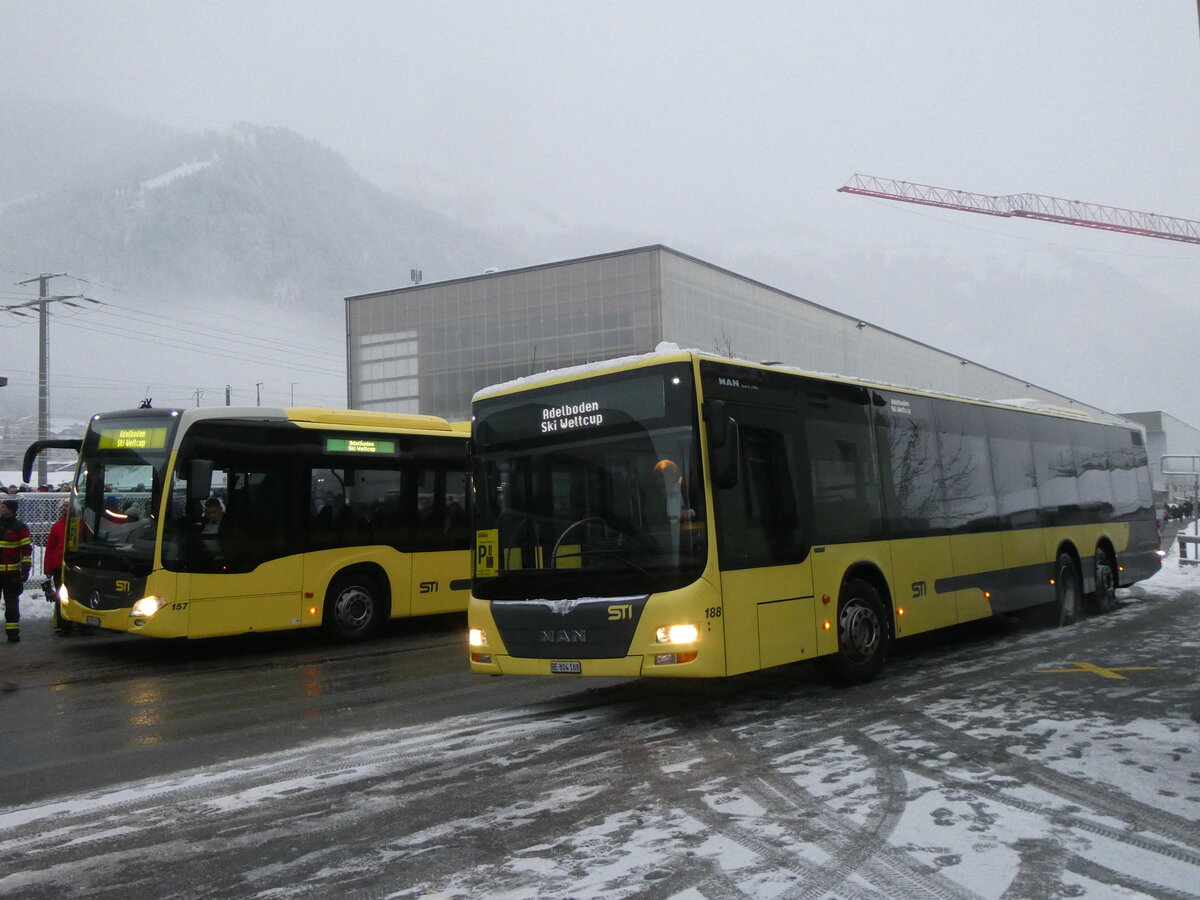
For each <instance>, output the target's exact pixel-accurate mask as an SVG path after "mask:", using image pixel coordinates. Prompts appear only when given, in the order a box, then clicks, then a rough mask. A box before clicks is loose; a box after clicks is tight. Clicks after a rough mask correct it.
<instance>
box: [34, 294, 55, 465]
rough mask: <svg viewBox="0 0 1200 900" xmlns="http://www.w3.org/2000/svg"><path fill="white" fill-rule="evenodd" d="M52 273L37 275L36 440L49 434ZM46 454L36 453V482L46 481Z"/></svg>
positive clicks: (41, 439) (44, 438) (42, 438)
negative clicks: (49, 289) (49, 292)
mask: <svg viewBox="0 0 1200 900" xmlns="http://www.w3.org/2000/svg"><path fill="white" fill-rule="evenodd" d="M53 277H54V276H53V275H41V276H39V277H38V440H39V441H44V440H46V438H47V437H49V436H50V377H49V374H48V373H49V369H50V303H49V301H47V300H46V296H47V294H46V286H47V284H49V282H50V279H51V278H53ZM46 465H47V460H46V454H45V453H39V454H38V483H37V484H36V485H34V487H41V486H42V485H43V484H45V483H46V478H47V475H46Z"/></svg>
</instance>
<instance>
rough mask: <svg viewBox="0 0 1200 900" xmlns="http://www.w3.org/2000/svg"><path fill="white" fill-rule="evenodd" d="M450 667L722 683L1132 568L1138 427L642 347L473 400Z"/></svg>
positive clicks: (1149, 565)
mask: <svg viewBox="0 0 1200 900" xmlns="http://www.w3.org/2000/svg"><path fill="white" fill-rule="evenodd" d="M473 417H474V424H473V445H474V446H473V454H472V458H473V481H474V489H475V508H474V528H475V550H474V559H473V588H472V596H471V600H470V605H469V607H468V626H469V654H470V664H471V668H472V670H473V671H475V672H480V673H489V674H493V675H500V674H542V675H548V674H575V675H627V676H674V677H689V676H697V677H698V676H705V677H711V676H726V675H734V674H737V673H742V672H748V671H752V670H756V669H761V668H765V667H768V666H776V665H781V664H785V663H791V662H795V661H798V660H806V659H816V658H820V659H821V660H822V661H823V665H824V666H825V667H826V668H827V669H828V670H829V672H830V674H831V675H832V677H834V678H835V680H839V681H842V682H848V683H860V682H864V681H867V680H869V679H870V678H872V677H874V676H875V674H876V673H877V672H878V671H879V670H880V668H881V666H882V665H883V662H884V659H885V657H886V655H887V652H888V648H889V646H890V645H891V643H892V642H893V641H894V640H895V639H897V638H903V637H908V636H911V635H915V634H919V633H922V632H927V631H930V630H932V629H938V628H944V627H946V626H950V625H955V624H957V623H960V622H967V621H970V620H973V619H979V618H982V617H986V616H992V615H995V614H999V613H1008V612H1012V611H1016V610H1021V609H1025V608H1030V607H1044V608H1047V609H1048V610H1049V611H1050V613H1051V614H1052V615H1053V616H1054V618H1055V619H1056V620H1057V621H1058V622H1060V623H1062V624H1067V623H1069V622H1071V621H1073V620H1074V619H1075V618H1076V617H1078V616H1079V615H1080V614H1081V613H1082V611H1083V610H1084V609H1085V608H1086V606H1087V605H1091V606H1093V607H1095V608H1096V609H1098V610H1101V611H1103V610H1107V609H1109V608H1111V607H1112V606H1113V605H1114V604H1115V602H1116V594H1115V592H1116V589H1117V587H1118V586H1121V585H1129V584H1131V583H1132V582H1134V581H1137V580H1138V579H1142V578H1146V577H1148V576H1149V575H1151V574H1153V573H1154V572H1156V571H1157V570H1158V568H1159V565H1160V559H1159V555H1158V535H1157V529H1156V525H1155V516H1154V509H1153V506H1152V500H1151V496H1152V495H1151V483H1150V473H1149V468H1148V464H1147V455H1146V448H1145V442H1144V436H1143V433H1142V432H1141V430H1140V429H1139V428H1137V427H1136V426H1132V425H1130V424H1129V423H1127V422H1125V421H1124V420H1119V419H1116V418H1115V417H1113V418H1111V419H1106V420H1103V421H1101V419H1100V418H1098V417H1092V416H1089V415H1087V414H1085V413H1083V412H1081V411H1072V410H1069V409H1054V408H1047V407H1044V406H1042V405H1041V404H1035V403H1031V402H1018V403H994V402H985V401H980V400H970V399H964V398H959V397H952V396H946V395H941V394H936V393H931V392H928V391H919V390H908V389H904V388H899V387H893V386H888V385H883V384H873V383H868V382H864V381H860V380H855V379H852V378H842V377H832V376H825V375H816V374H812V373H805V372H801V371H796V370H789V369H786V368H784V367H782V366H776V365H757V364H753V363H742V362H735V361H733V360H730V359H726V358H722V357H718V356H715V355H707V354H703V353H699V352H688V351H677V350H670V351H668V350H667V349H665V348H664V349H662V350H660V352H656V353H652V354H649V355H647V356H643V357H634V358H627V359H623V360H618V361H615V362H612V363H610V364H595V365H589V366H587V367H580V368H577V369H573V370H562V371H559V372H552V373H548V374H546V375H544V376H540V377H533V378H526V379H522V380H521V381H520V382H516V383H512V384H508V385H501V386H496V387H493V388H488V389H485V390H483V391H480V392H479V393H477V394H476V395H475V398H474V402H473Z"/></svg>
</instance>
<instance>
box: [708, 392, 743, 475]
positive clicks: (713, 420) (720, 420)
mask: <svg viewBox="0 0 1200 900" xmlns="http://www.w3.org/2000/svg"><path fill="white" fill-rule="evenodd" d="M705 407H706V408H705V411H704V412H705V415H704V418H705V421H707V422H708V462H709V465H710V466H711V467H712V472H711V473H710V474H711V476H712V483H713V487H715V488H718V489H721V490H727V489H729V488H731V487H733V486H734V485H736V484H737V482H738V469H739V462H740V451H739V446H740V441H739V440H738V423H737V419H735V418H733V416H731V415H729V414H728V413H726V412H725V401H723V400H709V401H708V402H707V403H706V404H705Z"/></svg>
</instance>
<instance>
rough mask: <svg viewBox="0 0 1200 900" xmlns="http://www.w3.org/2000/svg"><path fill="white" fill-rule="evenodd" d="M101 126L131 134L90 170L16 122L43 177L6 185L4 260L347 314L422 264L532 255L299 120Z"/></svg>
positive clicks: (17, 167)
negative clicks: (406, 192)
mask: <svg viewBox="0 0 1200 900" xmlns="http://www.w3.org/2000/svg"><path fill="white" fill-rule="evenodd" d="M0 106H2V105H0ZM26 114H27V116H28V117H31V116H30V114H29V113H28V111H26ZM4 118H6V119H7V120H9V121H11V120H12V119H13V118H14V116H13V115H11V114H10V115H7V116H6V117H4ZM31 118H36V117H31ZM51 121H53V122H57V119H51ZM27 124H28V123H27ZM94 125H95V130H100V131H104V132H105V133H108V134H110V135H115V134H116V133H120V134H121V135H124V137H116V136H113V137H111V138H110V140H109V149H107V150H105V151H104V152H103V153H98V154H93V153H88V152H81V153H80V154H79V155H78V157H77V158H76V159H77V165H75V166H74V167H71V166H65V167H64V166H62V165H58V166H54V167H51V166H46V165H41V166H39V165H37V164H36V163H35V161H36V160H37V159H38V156H39V154H38V152H37V147H38V145H39V143H40V142H39V141H37V140H35V139H33V138H31V137H30V136H29V133H28V132H29V131H31V130H36V127H35V126H34V125H33V124H30V126H29V128H27V129H26V135H25V138H23V139H22V140H21V141H19V142H18V141H14V140H12V138H11V132H10V133H9V136H8V137H6V138H4V139H3V140H2V142H0V153H3V154H4V156H5V157H6V158H7V159H8V160H10V162H11V165H10V166H8V167H5V168H6V169H7V170H8V171H9V172H12V171H22V170H23V171H26V172H27V173H32V174H30V175H29V179H28V181H27V182H24V183H21V182H17V181H15V180H13V179H12V178H11V177H10V178H9V179H8V180H7V181H6V182H4V183H2V184H0V191H2V193H0V202H4V206H3V207H2V208H0V267H2V268H5V269H8V270H9V271H10V272H13V273H17V274H23V273H26V272H33V273H36V272H49V271H56V272H63V271H66V272H71V273H78V274H80V275H82V276H85V277H86V278H88V279H89V280H90V281H91V282H93V283H102V284H108V285H111V286H114V287H117V288H119V289H121V290H126V291H133V292H136V293H139V294H143V295H150V296H157V297H160V298H161V299H162V301H163V302H164V303H168V304H169V303H170V301H171V299H172V298H187V299H195V298H244V299H246V300H248V301H258V302H261V303H263V304H267V305H288V306H290V305H293V304H295V305H300V306H302V307H306V308H329V307H330V306H331V305H332V306H334V307H336V308H338V309H340V304H341V301H342V298H343V297H346V296H348V295H351V294H356V293H363V292H368V291H374V290H385V289H388V288H393V287H397V286H400V285H404V284H408V283H409V273H410V270H411V269H413V268H418V269H421V270H423V272H424V275H425V280H426V281H429V280H434V279H444V278H453V277H459V276H463V275H468V274H474V273H477V272H480V271H482V270H483V269H485V268H487V267H489V266H509V265H521V264H524V263H525V262H527V261H528V260H527V259H526V257H525V255H524V254H522V253H521V252H520V251H519V250H516V249H513V248H510V247H508V246H506V245H505V244H504V243H503V242H502V241H500V240H497V239H496V238H493V237H490V236H488V235H486V234H484V233H483V232H481V231H477V230H474V229H472V228H469V227H465V226H462V225H460V224H456V223H455V222H454V221H452V220H451V219H450V218H448V217H447V216H445V215H442V214H440V213H438V212H436V211H433V210H431V209H429V208H427V207H425V206H422V205H420V204H418V203H415V202H412V201H409V200H406V199H403V198H401V197H399V196H396V195H394V194H390V193H388V192H386V191H384V190H382V189H380V188H378V187H376V186H374V185H372V184H370V183H369V182H368V181H366V180H365V179H364V178H362V177H360V176H359V175H358V174H356V173H355V172H354V171H353V170H352V169H351V168H350V166H349V165H348V164H347V163H346V161H345V160H344V159H343V158H342V157H341V156H340V155H339V154H338V153H336V152H334V151H333V150H330V149H328V148H326V147H323V146H321V145H319V144H317V143H315V142H313V141H310V140H307V139H305V138H303V137H301V136H299V135H297V134H295V133H294V132H291V131H288V130H286V129H281V128H267V127H261V126H255V125H246V124H241V125H236V126H234V127H233V128H231V129H230V130H229V131H225V132H219V133H205V134H183V135H179V134H173V133H171V132H168V131H166V130H165V129H163V130H161V131H156V130H154V129H153V128H150V127H147V126H145V125H144V123H143V124H138V123H133V124H130V123H129V121H128V120H122V119H119V118H117V117H113V119H111V120H109V121H108V123H107V127H105V126H104V125H103V124H101V120H100V117H98V116H97V117H95V118H94ZM81 128H82V130H83V132H84V133H90V131H91V130H93V129H91V128H89V127H85V126H81ZM86 140H87V139H86V137H85V138H83V141H82V142H83V143H86ZM116 148H124V149H125V151H126V152H118V150H117V149H116ZM42 155H46V154H45V153H44V151H43V154H42ZM22 184H25V186H26V189H25V190H22V189H21V187H22ZM5 201H6V202H5Z"/></svg>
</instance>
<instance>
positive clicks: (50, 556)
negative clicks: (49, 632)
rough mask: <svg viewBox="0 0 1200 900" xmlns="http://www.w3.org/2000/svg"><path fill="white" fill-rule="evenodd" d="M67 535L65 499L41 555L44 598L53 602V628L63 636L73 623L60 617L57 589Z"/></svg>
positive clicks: (68, 632)
mask: <svg viewBox="0 0 1200 900" xmlns="http://www.w3.org/2000/svg"><path fill="white" fill-rule="evenodd" d="M66 536H67V501H66V500H64V501H63V502H62V504H61V505H60V506H59V507H58V521H56V522H55V523H54V524H53V525H51V526H50V533H49V534H48V535H46V552H45V553H44V554H43V556H42V571H43V572H44V573H45V575H46V599H47V600H49V601H50V602H51V603H53V604H54V628H55V630H56V631H57V632H58V633H59V634H60V635H63V636H66V635H68V634H70V633H71V628H72V627H73V625H74V623H73V622H71V621H69V620H67V619H64V618H63V617H62V605H61V604H60V603H59V602H58V589H59V588H60V587H62V567H63V543H64V542H65V539H66Z"/></svg>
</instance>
